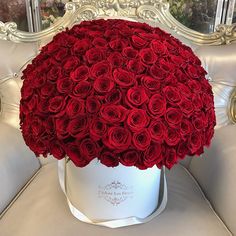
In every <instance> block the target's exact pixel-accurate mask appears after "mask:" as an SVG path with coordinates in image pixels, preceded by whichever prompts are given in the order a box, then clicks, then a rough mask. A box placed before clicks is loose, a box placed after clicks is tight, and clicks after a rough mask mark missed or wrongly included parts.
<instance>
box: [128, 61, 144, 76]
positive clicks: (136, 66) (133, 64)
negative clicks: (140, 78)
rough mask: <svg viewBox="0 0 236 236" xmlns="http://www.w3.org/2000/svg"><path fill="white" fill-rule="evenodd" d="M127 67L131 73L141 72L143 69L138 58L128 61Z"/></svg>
mask: <svg viewBox="0 0 236 236" xmlns="http://www.w3.org/2000/svg"><path fill="white" fill-rule="evenodd" d="M127 68H128V69H129V71H131V72H133V73H136V74H141V73H142V72H143V71H144V69H145V66H144V65H143V63H142V62H141V61H140V60H139V59H133V60H130V61H129V62H128V64H127Z"/></svg>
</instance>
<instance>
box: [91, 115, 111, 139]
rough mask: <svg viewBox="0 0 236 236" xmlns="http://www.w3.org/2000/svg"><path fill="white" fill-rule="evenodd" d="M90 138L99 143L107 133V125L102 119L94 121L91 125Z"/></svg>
mask: <svg viewBox="0 0 236 236" xmlns="http://www.w3.org/2000/svg"><path fill="white" fill-rule="evenodd" d="M89 131H90V136H91V138H92V139H93V140H95V141H97V140H99V139H101V138H102V137H103V135H105V133H106V131H107V125H106V124H105V123H104V122H103V121H102V120H101V119H94V120H93V121H92V122H91V123H90V129H89Z"/></svg>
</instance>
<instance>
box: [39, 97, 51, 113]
mask: <svg viewBox="0 0 236 236" xmlns="http://www.w3.org/2000/svg"><path fill="white" fill-rule="evenodd" d="M48 107H49V102H48V99H41V100H40V102H39V103H38V105H37V110H38V113H39V114H40V113H41V114H44V115H45V114H48V113H49V110H48Z"/></svg>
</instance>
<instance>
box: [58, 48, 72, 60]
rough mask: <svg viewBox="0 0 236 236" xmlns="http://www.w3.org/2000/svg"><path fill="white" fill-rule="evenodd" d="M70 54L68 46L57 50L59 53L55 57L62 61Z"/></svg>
mask: <svg viewBox="0 0 236 236" xmlns="http://www.w3.org/2000/svg"><path fill="white" fill-rule="evenodd" d="M68 54H69V51H68V49H67V48H61V49H60V50H59V51H57V53H56V54H55V56H54V58H55V59H56V60H57V61H59V62H60V61H62V60H63V59H64V58H66V57H67V56H68Z"/></svg>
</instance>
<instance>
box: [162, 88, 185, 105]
mask: <svg viewBox="0 0 236 236" xmlns="http://www.w3.org/2000/svg"><path fill="white" fill-rule="evenodd" d="M162 91H163V93H164V96H165V98H166V100H167V101H168V102H169V103H170V104H173V105H175V104H176V103H178V102H179V101H180V99H181V96H180V92H179V90H178V89H177V88H175V87H173V86H166V87H164V88H163V90H162Z"/></svg>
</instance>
